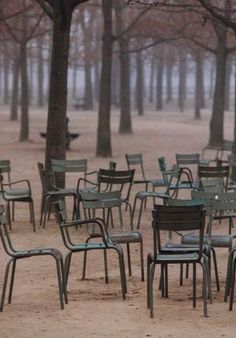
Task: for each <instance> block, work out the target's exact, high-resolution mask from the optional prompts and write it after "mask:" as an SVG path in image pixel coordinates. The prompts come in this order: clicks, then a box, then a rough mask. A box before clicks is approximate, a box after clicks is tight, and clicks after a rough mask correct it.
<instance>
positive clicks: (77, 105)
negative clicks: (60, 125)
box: [73, 98, 85, 110]
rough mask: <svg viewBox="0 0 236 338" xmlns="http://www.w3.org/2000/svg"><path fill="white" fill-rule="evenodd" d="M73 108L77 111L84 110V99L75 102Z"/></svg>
mask: <svg viewBox="0 0 236 338" xmlns="http://www.w3.org/2000/svg"><path fill="white" fill-rule="evenodd" d="M73 107H74V108H75V109H76V110H79V109H80V108H81V109H84V107H85V102H84V99H83V98H77V99H76V101H75V103H74V104H73Z"/></svg>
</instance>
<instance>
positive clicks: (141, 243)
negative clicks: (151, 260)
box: [140, 238, 144, 282]
mask: <svg viewBox="0 0 236 338" xmlns="http://www.w3.org/2000/svg"><path fill="white" fill-rule="evenodd" d="M140 265H141V281H142V282H144V258H143V239H142V238H141V240H140Z"/></svg>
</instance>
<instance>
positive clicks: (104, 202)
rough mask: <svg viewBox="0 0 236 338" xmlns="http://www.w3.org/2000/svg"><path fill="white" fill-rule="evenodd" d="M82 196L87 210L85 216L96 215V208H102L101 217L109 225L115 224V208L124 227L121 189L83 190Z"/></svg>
mask: <svg viewBox="0 0 236 338" xmlns="http://www.w3.org/2000/svg"><path fill="white" fill-rule="evenodd" d="M80 198H81V201H82V205H83V208H84V212H85V218H91V217H95V215H96V210H100V217H101V218H102V219H103V220H104V222H105V223H106V224H107V225H108V223H109V220H111V224H112V226H113V212H112V209H113V208H117V209H116V210H117V211H118V213H119V219H120V226H121V227H123V224H124V223H123V215H122V210H121V206H122V200H121V192H120V191H106V192H90V191H89V192H87V191H81V192H80Z"/></svg>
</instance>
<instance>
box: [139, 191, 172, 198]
mask: <svg viewBox="0 0 236 338" xmlns="http://www.w3.org/2000/svg"><path fill="white" fill-rule="evenodd" d="M147 197H154V198H155V197H159V198H163V199H165V198H166V199H168V198H170V195H168V194H164V193H158V192H154V191H139V192H137V194H136V198H139V199H141V200H143V199H145V198H147Z"/></svg>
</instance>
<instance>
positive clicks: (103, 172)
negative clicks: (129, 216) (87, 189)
mask: <svg viewBox="0 0 236 338" xmlns="http://www.w3.org/2000/svg"><path fill="white" fill-rule="evenodd" d="M134 173H135V169H132V170H108V169H99V171H98V184H99V191H114V190H115V191H120V192H121V194H122V197H123V198H124V200H126V201H128V199H129V196H130V191H131V188H132V183H133V179H134Z"/></svg>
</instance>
